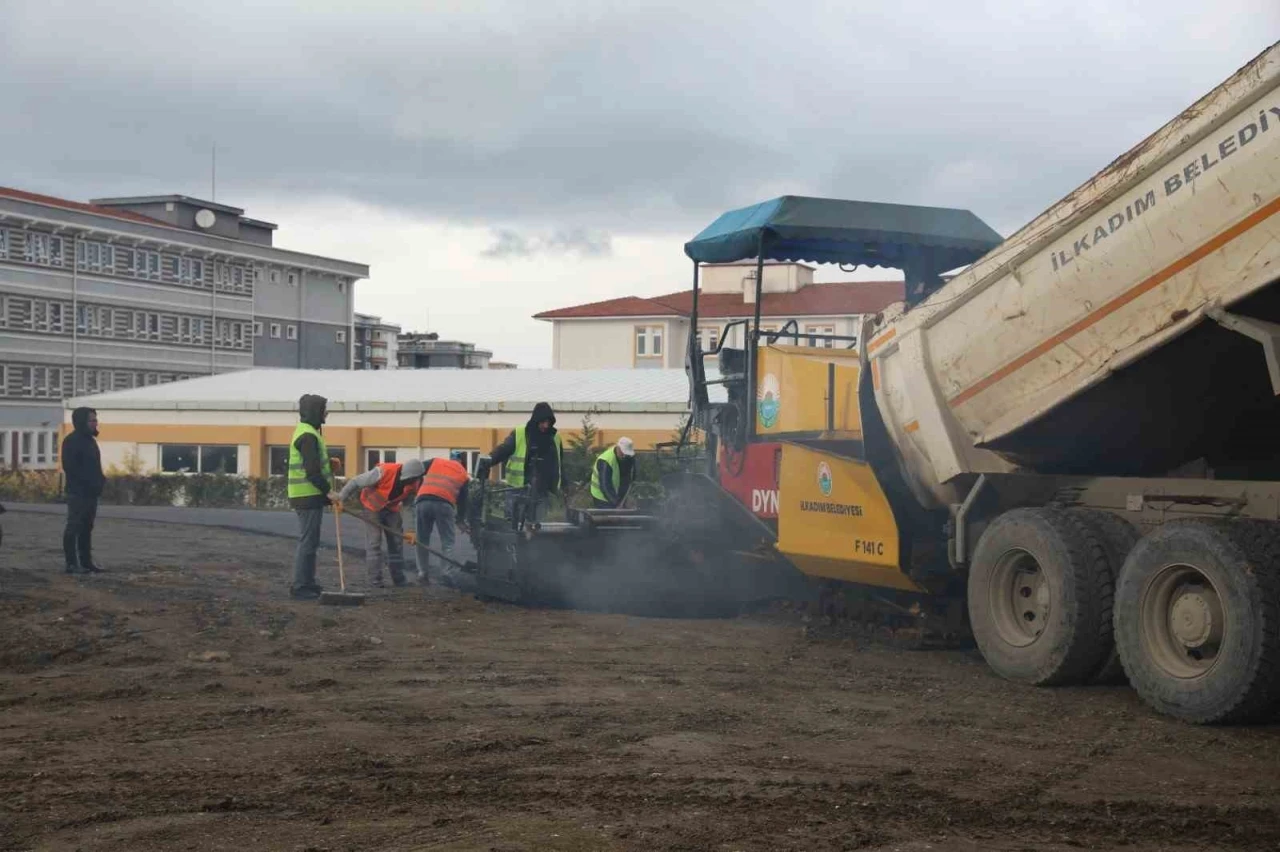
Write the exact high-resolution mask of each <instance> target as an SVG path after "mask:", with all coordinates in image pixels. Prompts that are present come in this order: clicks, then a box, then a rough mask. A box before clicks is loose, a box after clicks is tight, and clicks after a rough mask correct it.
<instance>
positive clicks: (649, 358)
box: [552, 317, 684, 370]
mask: <svg viewBox="0 0 1280 852" xmlns="http://www.w3.org/2000/svg"><path fill="white" fill-rule="evenodd" d="M677 326H678V321H677V320H674V319H671V318H668V317H660V318H647V319H646V318H641V317H638V318H627V319H608V320H556V321H555V322H554V330H553V331H552V347H553V348H552V359H553V363H552V366H553V367H554V368H556V369H559V370H603V369H618V368H624V369H632V368H634V369H662V368H664V367H680V366H682V365H683V364H684V354H683V353H684V350H683V348H682V347H683V343H679V344H678V345H677V346H676V347H675V348H674V349H673V347H672V343H673V339H672V334H673V332H674V331H675V329H676V327H677ZM640 329H646V330H648V329H657V330H658V331H659V333H660V334H661V340H662V344H661V350H662V351H661V355H659V356H657V357H654V356H653V355H652V351H653V348H654V347H653V335H652V333H650V332H646V341H645V346H644V351H645V354H644V355H641V354H639V352H638V347H637V342H636V337H637V335H638V334H639V330H640Z"/></svg>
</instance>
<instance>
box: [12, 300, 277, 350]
mask: <svg viewBox="0 0 1280 852" xmlns="http://www.w3.org/2000/svg"><path fill="white" fill-rule="evenodd" d="M71 315H72V310H71V302H67V301H63V300H60V299H33V298H29V297H27V296H9V295H0V329H11V330H16V331H36V332H44V333H47V334H70V333H71ZM75 317H76V333H77V334H78V335H81V336H84V337H107V338H114V339H117V340H147V341H152V342H156V343H176V344H187V345H191V346H208V345H209V337H210V335H212V336H213V342H214V344H215V345H216V346H217V347H219V348H221V349H239V350H243V351H249V350H251V349H252V348H253V341H252V340H250V339H249V330H250V323H249V322H248V321H246V320H234V319H220V320H217V321H216V322H215V321H214V320H213V318H212V317H203V316H190V315H187V314H175V313H169V312H166V311H141V310H135V309H132V308H115V307H108V306H106V305H94V304H88V303H81V304H78V305H76V307H75Z"/></svg>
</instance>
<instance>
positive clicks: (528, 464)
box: [489, 402, 567, 493]
mask: <svg viewBox="0 0 1280 852" xmlns="http://www.w3.org/2000/svg"><path fill="white" fill-rule="evenodd" d="M543 420H550V421H551V428H550V429H548V430H547V431H546V432H542V431H540V430H539V429H538V424H539V423H541V422H542V421H543ZM524 434H525V438H526V440H527V442H528V446H529V458H527V459H525V472H526V473H531V472H532V469H533V468H532V465H535V464H536V465H537V470H538V482H539V483H540V486H541V488H540V490H541V491H542V492H543V493H546V492H548V491H559V490H560V488H561V486H563V485H565V484H567V483H565V482H564V481H563V479H562V477H563V476H564V471H562V470H561V469H560V455H559V453H557V452H556V451H555V437H556V413H555V411H553V410H552V408H551V406H550V405H549V404H548V403H545V402H540V403H538V404H537V405H535V406H534V407H533V414H532V415H530V417H529V422H528V423H526V424H525V426H524ZM515 452H516V433H515V432H512V433H511V434H510V435H508V436H507V439H506V440H505V441H503V442H502V443H501V444H499V445H498V447H497V449H495V450H494V451H493V452H492V453H490V454H489V458H490V460H491V463H492V464H493V466H494V467H497V466H498V465H500V464H503V463H504V462H506V460H507V459H509V458H511V457H512V456H513V455H515ZM527 481H528V477H526V482H527Z"/></svg>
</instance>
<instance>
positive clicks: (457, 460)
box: [414, 452, 471, 587]
mask: <svg viewBox="0 0 1280 852" xmlns="http://www.w3.org/2000/svg"><path fill="white" fill-rule="evenodd" d="M465 458H466V456H465V455H463V454H462V453H456V452H455V453H452V454H450V457H449V458H447V459H431V460H429V461H428V462H427V470H426V475H425V476H424V477H423V480H422V485H421V486H420V487H419V488H418V498H417V500H416V501H415V503H414V513H415V518H416V520H417V542H418V547H417V548H416V553H417V557H418V582H420V583H421V584H422V585H424V586H426V585H430V582H431V581H430V579H429V576H428V573H427V568H428V565H429V564H430V561H431V554H430V553H428V552H427V551H426V550H425V548H426V547H428V546H430V543H431V530H432V529H435V530H436V532H438V533H439V534H440V550H441V551H442V552H443V553H444V554H445V555H446V556H449V557H452V556H453V544H454V540H455V539H456V538H457V529H458V518H459V517H463V518H465V517H466V516H467V487H468V485H469V483H470V481H471V477H470V476H469V475H468V474H467V469H466V467H465V466H464V465H463V460H464V459H465ZM464 529H465V526H464ZM440 574H441V579H442V582H443V583H444V585H446V586H454V587H456V586H457V585H458V583H457V580H456V579H455V578H456V572H455V570H454V567H453V566H452V565H448V564H445V565H444V566H443V567H442V568H441V569H440Z"/></svg>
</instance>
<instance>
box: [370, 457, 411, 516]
mask: <svg viewBox="0 0 1280 852" xmlns="http://www.w3.org/2000/svg"><path fill="white" fill-rule="evenodd" d="M378 468H379V469H380V470H381V471H382V478H381V479H379V480H378V484H377V485H374V486H371V487H369V488H363V489H361V490H360V502H361V503H363V504H364V507H365V508H366V509H368V510H369V511H370V512H381V511H382V510H383V509H390V510H391V511H393V512H394V511H396V510H398V509H399V508H400V504H401V503H403V502H404V498H406V497H408V496H409V495H408V493H407V491H408V489H404V490H402V491H401V492H400V493H399V494H398V495H396V499H394V500H392V499H391V492H392V491H393V490H394V489H395V487H396V482H397V481H398V480H399V479H400V468H401V465H398V464H396V463H395V462H382V463H381V464H379V465H378Z"/></svg>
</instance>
